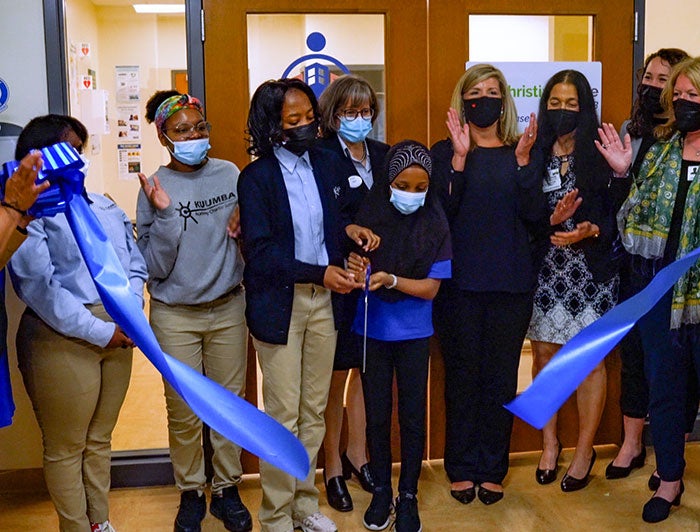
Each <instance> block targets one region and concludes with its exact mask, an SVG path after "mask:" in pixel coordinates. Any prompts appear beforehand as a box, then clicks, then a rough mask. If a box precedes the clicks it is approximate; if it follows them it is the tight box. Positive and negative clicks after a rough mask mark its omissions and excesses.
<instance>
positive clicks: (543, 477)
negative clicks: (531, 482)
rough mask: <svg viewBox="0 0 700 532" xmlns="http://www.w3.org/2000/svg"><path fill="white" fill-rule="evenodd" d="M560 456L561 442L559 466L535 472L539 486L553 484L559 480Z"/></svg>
mask: <svg viewBox="0 0 700 532" xmlns="http://www.w3.org/2000/svg"><path fill="white" fill-rule="evenodd" d="M559 455H561V442H559V451H558V452H557V464H556V466H554V469H540V468H539V467H538V468H537V469H536V470H535V480H536V481H537V482H538V483H539V484H543V485H544V484H551V483H552V482H554V481H555V480H556V479H557V471H558V470H559Z"/></svg>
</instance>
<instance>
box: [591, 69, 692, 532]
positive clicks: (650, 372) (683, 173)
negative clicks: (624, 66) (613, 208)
mask: <svg viewBox="0 0 700 532" xmlns="http://www.w3.org/2000/svg"><path fill="white" fill-rule="evenodd" d="M661 103H662V106H663V108H664V110H665V112H666V116H667V118H668V119H667V120H666V122H665V123H664V124H662V125H660V126H659V127H658V128H657V129H656V131H655V133H656V135H657V138H658V139H659V142H657V143H656V144H654V145H653V146H652V147H651V148H650V149H649V151H648V152H647V154H646V156H645V158H644V162H643V163H642V165H641V168H640V169H639V175H638V176H637V178H636V179H635V182H634V183H633V185H632V189H631V191H630V194H629V196H628V198H627V200H626V201H625V203H624V204H623V206H622V209H620V212H619V213H618V217H617V220H618V225H619V228H620V232H621V234H622V242H623V244H624V246H625V249H626V250H627V252H628V253H629V254H630V255H631V258H632V267H631V280H632V282H633V283H635V284H636V285H638V286H640V287H643V286H645V285H646V284H648V283H649V282H650V281H651V279H652V278H653V276H654V275H655V273H656V272H657V271H658V270H660V269H661V268H663V267H664V266H666V265H667V264H669V263H671V262H673V261H674V260H676V259H679V258H681V257H683V256H685V255H687V254H688V253H689V252H690V251H692V250H694V249H696V248H698V247H700V237H699V236H698V230H697V228H698V222H699V221H700V216H699V213H700V210H699V209H698V207H697V205H698V201H699V200H700V58H697V57H696V58H689V59H686V60H685V61H682V62H680V63H678V64H677V65H676V66H675V67H674V69H673V71H672V73H671V77H670V78H669V80H668V82H667V84H666V86H665V88H664V90H663V92H662V94H661ZM613 140H614V139H613ZM603 141H604V142H608V141H607V140H606V139H603ZM699 292H700V268H699V267H698V266H697V264H696V265H695V266H693V267H692V268H691V269H690V270H689V271H688V272H687V273H686V274H685V275H683V276H682V277H681V279H680V280H679V282H678V283H676V285H675V286H674V287H673V288H672V289H670V290H669V291H668V292H667V293H666V295H665V296H664V297H662V299H661V300H660V301H659V302H658V303H657V304H656V306H655V307H654V308H653V309H652V310H651V311H649V313H647V314H646V315H645V316H644V317H643V318H642V319H641V320H640V321H639V333H640V336H641V339H642V346H643V347H644V368H645V373H646V376H647V381H648V384H649V420H650V423H651V432H652V438H653V443H654V450H655V453H656V468H657V472H658V475H659V480H658V481H657V482H656V484H655V485H653V486H652V484H651V482H650V487H652V489H655V492H654V495H653V497H652V498H651V499H650V500H649V501H648V502H647V503H646V504H645V505H644V511H643V513H642V517H643V519H644V520H645V521H647V522H652V523H655V522H658V521H663V520H664V519H666V518H667V517H668V516H669V513H670V510H671V506H678V505H680V502H681V495H682V494H683V489H684V486H683V471H684V469H685V460H684V459H683V453H684V449H685V430H686V418H687V413H686V410H687V409H688V405H689V404H691V402H694V410H695V412H697V395H696V391H695V390H692V389H691V388H690V387H689V386H688V382H689V380H690V381H691V382H692V379H689V378H688V374H689V372H694V373H695V377H696V378H697V377H700V349H699V347H700V342H699V341H698V338H700V325H699V324H700V305H698V293H699ZM669 323H670V327H669Z"/></svg>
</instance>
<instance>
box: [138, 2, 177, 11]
mask: <svg viewBox="0 0 700 532" xmlns="http://www.w3.org/2000/svg"><path fill="white" fill-rule="evenodd" d="M134 11H136V12H137V13H184V12H185V5H184V4H134Z"/></svg>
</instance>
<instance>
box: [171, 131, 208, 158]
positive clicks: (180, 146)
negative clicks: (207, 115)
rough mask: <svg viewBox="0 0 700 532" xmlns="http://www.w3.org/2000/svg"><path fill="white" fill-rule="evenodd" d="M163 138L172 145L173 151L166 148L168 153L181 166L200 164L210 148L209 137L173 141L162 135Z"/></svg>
mask: <svg viewBox="0 0 700 532" xmlns="http://www.w3.org/2000/svg"><path fill="white" fill-rule="evenodd" d="M164 136H165V138H166V139H168V140H169V141H170V142H172V143H173V149H172V150H171V149H170V147H169V146H168V151H169V152H170V153H172V154H173V157H175V158H176V159H177V160H178V161H180V162H181V163H182V164H189V165H191V166H197V165H198V164H201V163H202V161H203V160H204V159H205V158H206V157H207V152H208V151H209V150H210V148H211V144H209V137H203V138H201V139H192V140H177V141H173V140H171V139H170V137H168V136H167V135H165V134H164Z"/></svg>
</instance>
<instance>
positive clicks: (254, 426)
mask: <svg viewBox="0 0 700 532" xmlns="http://www.w3.org/2000/svg"><path fill="white" fill-rule="evenodd" d="M56 151H57V150H56V146H50V147H49V148H45V149H43V150H42V155H43V158H44V172H45V173H46V174H47V176H48V178H49V179H50V181H51V183H52V186H53V185H54V184H56V185H57V186H58V187H59V189H60V190H61V192H62V193H64V198H63V199H64V201H65V205H66V217H67V219H68V223H69V225H70V228H71V230H72V232H73V235H74V236H75V239H76V242H77V243H78V247H79V248H80V252H81V254H82V256H83V259H84V260H85V263H86V265H87V268H88V270H89V271H90V274H91V276H92V278H93V280H94V282H95V287H96V288H97V292H98V293H99V295H100V298H101V299H102V303H103V304H104V306H105V309H106V310H107V312H108V313H109V315H110V316H111V317H112V319H114V321H115V322H116V323H117V324H118V325H119V326H120V327H121V328H122V329H123V330H124V332H125V333H126V334H127V336H129V338H131V339H132V340H133V341H134V343H135V344H136V345H137V346H138V347H139V349H141V351H143V353H144V354H145V355H146V357H147V358H148V359H149V360H150V361H151V363H152V364H153V365H154V366H155V367H156V368H157V369H158V371H160V372H161V374H162V375H163V377H164V378H165V379H166V380H167V381H168V382H169V383H170V384H171V385H172V387H173V388H174V389H175V390H176V391H177V392H178V393H179V394H180V396H181V397H182V398H183V399H184V400H185V401H186V402H187V404H188V405H189V406H190V408H192V410H193V411H194V412H195V414H197V416H199V418H200V419H202V421H204V422H205V423H206V424H207V425H209V426H210V427H211V428H212V429H214V430H215V431H217V432H218V433H219V434H221V435H223V436H224V437H226V438H228V439H229V440H231V441H233V442H235V443H236V444H238V445H240V446H241V447H243V448H244V449H247V450H248V451H250V452H251V453H253V454H255V455H257V456H259V457H260V458H262V459H263V460H265V461H267V462H269V463H270V464H272V465H274V466H275V467H278V468H280V469H282V470H283V471H285V472H287V473H289V474H290V475H293V476H295V477H296V478H298V479H300V480H304V479H305V478H306V477H307V476H308V472H309V456H308V453H307V452H306V449H305V448H304V446H303V445H302V444H301V442H300V441H299V440H298V439H297V438H296V437H295V436H294V435H293V434H292V433H291V432H289V431H288V430H287V429H286V428H284V427H283V426H282V425H281V424H279V423H278V422H277V421H275V420H274V419H273V418H271V417H270V416H268V415H267V414H265V413H263V412H261V411H260V410H258V409H257V408H256V407H254V406H253V405H251V404H250V403H248V402H246V401H245V400H243V399H241V398H240V397H238V396H237V395H236V394H234V393H232V392H231V391H229V390H227V389H226V388H224V387H223V386H221V385H219V384H217V383H215V382H213V381H212V380H210V379H208V378H207V377H205V376H204V375H202V374H201V373H199V372H197V371H195V370H194V369H192V368H190V367H189V366H187V365H185V364H183V363H182V362H180V361H179V360H176V359H174V358H173V357H171V356H170V355H168V354H166V353H164V352H163V351H162V350H161V348H160V346H159V345H158V341H157V340H156V337H155V335H154V334H153V331H152V330H151V328H150V326H149V324H148V322H147V321H146V317H145V315H144V313H143V310H142V308H141V301H140V299H139V298H138V297H137V296H136V295H135V294H134V293H133V292H132V291H131V287H130V285H129V280H128V278H127V276H126V274H125V273H124V270H123V268H122V266H121V263H120V262H119V259H118V258H117V255H116V253H115V251H114V248H113V247H112V245H111V243H110V242H109V240H108V238H107V235H106V234H105V232H104V230H103V229H102V226H101V225H100V222H99V220H98V219H97V217H96V216H95V214H94V213H93V212H92V210H90V207H89V205H88V203H87V201H86V200H85V198H84V197H83V195H82V194H81V193H80V192H82V190H83V184H82V179H83V177H82V173H81V178H80V182H77V181H76V180H75V174H74V172H73V170H74V169H75V168H76V167H75V166H74V161H73V162H71V161H72V160H73V159H77V160H78V161H79V160H80V159H79V157H78V154H77V153H76V152H75V151H74V150H73V149H72V148H71V151H72V152H73V154H72V155H69V156H65V153H63V151H62V150H58V151H60V152H61V153H56ZM60 161H62V162H64V163H67V164H66V165H65V166H63V167H62V166H61V164H58V162H60ZM54 162H57V164H56V165H54V164H53V163H54ZM47 163H48V164H47ZM81 167H82V162H81ZM64 168H67V169H68V172H67V173H64V172H63V169H64ZM44 212H46V211H44Z"/></svg>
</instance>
